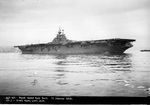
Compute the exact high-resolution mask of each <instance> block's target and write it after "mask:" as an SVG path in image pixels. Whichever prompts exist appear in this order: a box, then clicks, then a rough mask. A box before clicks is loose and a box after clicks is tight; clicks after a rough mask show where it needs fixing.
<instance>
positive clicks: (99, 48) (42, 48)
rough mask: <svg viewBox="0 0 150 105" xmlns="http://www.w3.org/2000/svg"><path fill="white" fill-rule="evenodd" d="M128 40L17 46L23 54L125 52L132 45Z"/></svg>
mask: <svg viewBox="0 0 150 105" xmlns="http://www.w3.org/2000/svg"><path fill="white" fill-rule="evenodd" d="M132 46H133V45H132V44H130V43H129V42H128V41H125V42H124V43H123V44H122V45H110V44H109V43H101V42H99V43H88V44H87V43H86V44H81V43H69V44H66V45H62V44H44V45H30V46H17V47H18V48H19V49H20V50H21V51H22V54H90V53H123V52H124V51H125V50H127V49H128V48H130V47H132Z"/></svg>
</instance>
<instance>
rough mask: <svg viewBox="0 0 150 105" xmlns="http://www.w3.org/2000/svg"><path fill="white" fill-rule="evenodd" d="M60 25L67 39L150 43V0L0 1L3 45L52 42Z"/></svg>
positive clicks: (0, 28)
mask: <svg viewBox="0 0 150 105" xmlns="http://www.w3.org/2000/svg"><path fill="white" fill-rule="evenodd" d="M59 26H61V28H62V29H64V30H65V34H66V36H67V38H68V39H71V40H97V39H107V38H132V39H136V40H137V41H136V42H135V46H136V47H137V46H144V47H145V46H148V42H150V0H0V46H14V45H22V44H32V43H39V42H40V43H47V42H50V41H51V40H52V39H53V38H54V37H55V36H56V34H57V31H58V28H59Z"/></svg>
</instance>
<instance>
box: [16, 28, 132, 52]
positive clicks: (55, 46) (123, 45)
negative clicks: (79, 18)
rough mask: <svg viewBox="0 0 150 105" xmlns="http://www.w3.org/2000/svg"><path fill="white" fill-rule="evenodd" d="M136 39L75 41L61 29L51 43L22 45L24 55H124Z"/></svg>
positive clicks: (20, 47)
mask: <svg viewBox="0 0 150 105" xmlns="http://www.w3.org/2000/svg"><path fill="white" fill-rule="evenodd" d="M134 41H135V40H134V39H120V38H115V39H103V40H87V41H74V40H69V39H67V38H66V36H65V34H64V30H61V29H60V28H59V31H58V34H57V36H56V37H55V38H54V39H53V40H52V41H51V42H49V43H41V44H31V45H20V46H14V47H18V48H19V49H20V50H21V51H22V54H90V53H123V52H124V51H125V50H127V49H128V48H130V47H133V45H132V44H131V42H134Z"/></svg>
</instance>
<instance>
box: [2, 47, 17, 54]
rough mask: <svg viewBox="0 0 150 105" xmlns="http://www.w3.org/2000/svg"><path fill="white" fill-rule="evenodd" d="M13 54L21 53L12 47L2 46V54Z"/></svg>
mask: <svg viewBox="0 0 150 105" xmlns="http://www.w3.org/2000/svg"><path fill="white" fill-rule="evenodd" d="M12 52H20V50H19V49H16V48H14V47H13V46H12V47H1V46H0V53H12Z"/></svg>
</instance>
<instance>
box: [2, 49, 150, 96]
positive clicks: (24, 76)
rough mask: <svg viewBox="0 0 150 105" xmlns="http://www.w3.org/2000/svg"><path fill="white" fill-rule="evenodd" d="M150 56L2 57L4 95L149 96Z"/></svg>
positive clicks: (29, 55)
mask: <svg viewBox="0 0 150 105" xmlns="http://www.w3.org/2000/svg"><path fill="white" fill-rule="evenodd" d="M149 58H150V53H149V52H140V51H139V52H136V53H126V54H122V55H110V54H102V55H100V54H95V55H94V54H88V55H32V54H21V53H0V95H40V96H41V95H44V96H148V95H150V91H149V90H150V82H149V81H150V73H149V70H150V69H149V68H150V60H149Z"/></svg>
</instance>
